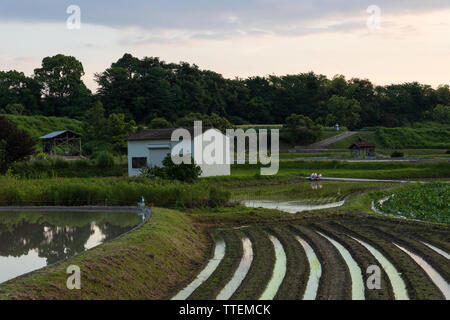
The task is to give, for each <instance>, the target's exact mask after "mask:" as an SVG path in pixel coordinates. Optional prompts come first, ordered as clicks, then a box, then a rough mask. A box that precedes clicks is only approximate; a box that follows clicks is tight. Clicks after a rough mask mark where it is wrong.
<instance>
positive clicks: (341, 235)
mask: <svg viewBox="0 0 450 320" xmlns="http://www.w3.org/2000/svg"><path fill="white" fill-rule="evenodd" d="M449 231H450V228H449V227H444V226H436V225H428V224H424V223H415V222H409V221H400V220H398V221H395V220H388V219H382V218H375V217H362V216H361V217H357V218H355V217H339V218H333V217H321V218H319V217H317V218H313V217H311V218H306V219H303V220H300V221H293V222H290V223H287V222H285V223H272V224H258V225H249V226H241V227H226V228H217V229H214V230H212V232H211V233H212V236H213V237H214V238H215V239H223V242H222V241H221V244H222V245H223V244H224V248H222V249H224V254H223V255H222V257H219V258H218V257H217V256H214V257H213V256H212V258H213V260H214V259H215V260H216V261H215V265H216V266H215V267H214V268H213V269H212V270H209V274H208V276H207V277H206V278H205V279H196V285H195V286H190V291H189V292H187V294H186V291H185V292H184V293H185V296H184V297H182V299H185V298H187V299H227V298H230V299H284V300H286V299H287V300H297V299H319V300H329V299H339V300H340V299H346V300H347V299H353V300H385V299H396V300H407V299H411V300H413V299H450V287H449V281H450V263H449V258H450V257H449V254H448V253H449V252H450V232H449ZM216 243H217V242H216ZM217 262H218V263H217ZM374 266H375V267H374ZM376 267H379V269H378V270H379V271H380V272H379V277H378V278H377V279H378V280H379V282H374V278H373V277H371V276H372V275H377V274H374V273H373V268H376ZM368 283H371V284H372V285H370V284H368ZM374 283H375V284H376V286H375V288H374V287H373V284H374ZM188 284H189V283H186V284H184V286H187V285H188ZM176 293H177V292H173V293H172V295H171V296H170V297H168V298H175V299H181V297H180V296H175V295H176Z"/></svg>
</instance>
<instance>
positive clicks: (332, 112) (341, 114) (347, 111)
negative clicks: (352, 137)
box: [325, 95, 361, 129]
mask: <svg viewBox="0 0 450 320" xmlns="http://www.w3.org/2000/svg"><path fill="white" fill-rule="evenodd" d="M325 106H326V111H327V113H328V115H327V116H326V118H325V119H326V120H325V121H326V124H327V125H329V126H334V125H335V124H336V123H339V124H340V125H341V126H346V127H348V128H350V129H354V128H357V127H358V125H359V123H360V121H361V117H360V112H361V106H360V104H359V102H358V101H357V100H355V99H349V98H346V97H341V96H336V95H334V96H332V97H331V98H330V99H329V100H328V102H327V103H326V104H325Z"/></svg>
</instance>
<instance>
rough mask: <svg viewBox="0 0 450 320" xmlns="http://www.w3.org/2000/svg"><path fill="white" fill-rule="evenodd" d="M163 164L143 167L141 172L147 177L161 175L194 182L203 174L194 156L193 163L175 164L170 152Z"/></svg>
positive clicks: (164, 177)
mask: <svg viewBox="0 0 450 320" xmlns="http://www.w3.org/2000/svg"><path fill="white" fill-rule="evenodd" d="M163 166H164V167H162V168H161V167H158V166H152V167H147V168H142V169H141V173H142V174H144V175H145V176H147V177H159V178H163V179H170V180H179V181H184V182H193V181H194V180H197V179H198V177H199V176H200V175H201V174H202V169H201V168H200V167H199V166H198V165H196V164H195V161H194V159H193V158H192V157H191V164H185V163H182V164H175V163H173V161H172V158H171V156H170V153H168V154H167V156H166V157H165V158H164V160H163Z"/></svg>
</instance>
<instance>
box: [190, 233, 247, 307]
mask: <svg viewBox="0 0 450 320" xmlns="http://www.w3.org/2000/svg"><path fill="white" fill-rule="evenodd" d="M221 234H222V237H223V239H224V240H225V244H226V249H225V256H224V258H223V259H222V261H221V263H220V264H219V266H218V267H217V268H216V270H215V271H214V272H213V274H212V275H211V276H210V277H209V278H208V279H207V280H206V281H205V282H204V283H203V284H202V285H201V286H200V287H198V288H197V289H196V290H195V291H194V292H193V293H192V294H191V296H190V297H189V298H188V299H193V300H211V299H215V298H216V297H217V295H218V294H219V292H220V291H221V290H222V288H223V287H224V286H225V285H226V284H227V283H228V282H229V280H230V279H231V277H232V276H233V274H234V272H235V271H236V269H237V267H238V265H239V263H240V261H241V258H242V252H243V251H242V244H241V238H240V236H239V235H238V233H237V232H236V231H234V230H227V231H223V232H221Z"/></svg>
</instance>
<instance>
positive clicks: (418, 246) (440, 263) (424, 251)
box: [374, 226, 450, 279]
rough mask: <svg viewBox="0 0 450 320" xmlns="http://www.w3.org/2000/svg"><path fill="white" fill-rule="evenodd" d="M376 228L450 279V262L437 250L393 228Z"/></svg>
mask: <svg viewBox="0 0 450 320" xmlns="http://www.w3.org/2000/svg"><path fill="white" fill-rule="evenodd" d="M374 228H375V229H376V230H377V231H378V232H379V233H381V234H382V235H383V236H385V237H387V238H389V239H391V241H392V242H395V243H397V244H399V245H401V246H403V247H405V248H406V249H408V250H410V251H411V252H413V253H415V254H417V255H419V256H420V257H421V258H423V259H424V260H425V261H427V263H429V264H430V265H431V266H432V267H433V268H434V269H436V270H437V271H438V272H439V273H440V274H441V275H442V276H443V277H444V278H445V279H450V264H449V263H448V260H447V259H446V258H444V257H443V256H442V255H440V254H438V253H437V252H436V251H434V250H432V249H431V248H429V247H427V246H426V245H424V244H423V243H421V242H419V241H417V240H414V239H411V238H410V237H408V236H405V235H404V234H402V233H399V232H398V230H392V229H389V228H386V227H381V226H376V227H374Z"/></svg>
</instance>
